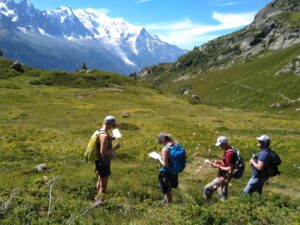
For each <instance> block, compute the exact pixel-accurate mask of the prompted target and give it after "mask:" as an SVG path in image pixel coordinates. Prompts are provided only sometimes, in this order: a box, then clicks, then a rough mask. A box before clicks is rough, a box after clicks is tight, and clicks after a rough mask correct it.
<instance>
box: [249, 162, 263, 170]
mask: <svg viewBox="0 0 300 225" xmlns="http://www.w3.org/2000/svg"><path fill="white" fill-rule="evenodd" d="M250 164H251V165H252V166H254V167H255V168H256V169H257V170H259V171H262V170H263V169H264V168H265V162H263V161H260V160H258V161H257V162H255V160H254V159H250Z"/></svg>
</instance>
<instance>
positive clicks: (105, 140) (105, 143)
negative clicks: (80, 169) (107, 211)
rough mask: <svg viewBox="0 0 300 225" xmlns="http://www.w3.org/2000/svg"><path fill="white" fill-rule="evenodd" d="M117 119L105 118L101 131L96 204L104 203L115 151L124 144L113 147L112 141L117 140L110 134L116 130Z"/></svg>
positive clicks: (97, 163) (97, 162)
mask: <svg viewBox="0 0 300 225" xmlns="http://www.w3.org/2000/svg"><path fill="white" fill-rule="evenodd" d="M116 127H117V123H116V118H115V117H113V116H107V117H105V119H104V121H103V126H102V128H101V129H100V131H99V142H98V147H99V148H98V149H99V151H98V152H97V160H96V161H95V164H96V171H97V173H98V181H97V184H96V186H97V195H96V197H95V200H96V202H98V203H99V204H101V203H103V195H104V193H105V192H106V189H107V183H108V180H109V176H110V175H111V168H110V160H111V159H112V158H113V157H114V155H115V154H116V153H115V150H117V149H118V148H120V147H121V145H122V143H117V144H116V145H115V146H114V147H113V145H112V140H114V139H115V138H114V137H112V136H110V134H109V133H108V131H109V130H111V129H112V128H116Z"/></svg>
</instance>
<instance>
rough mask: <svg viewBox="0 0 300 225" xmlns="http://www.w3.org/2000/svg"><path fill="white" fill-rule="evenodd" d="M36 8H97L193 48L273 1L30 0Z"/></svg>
mask: <svg viewBox="0 0 300 225" xmlns="http://www.w3.org/2000/svg"><path fill="white" fill-rule="evenodd" d="M30 2H32V3H33V4H34V5H35V7H36V8H39V9H53V8H57V7H59V6H61V5H62V6H69V7H71V8H74V9H76V8H96V9H99V10H102V11H104V12H105V13H106V14H107V15H108V16H110V17H122V18H124V19H125V20H127V21H128V22H130V23H132V24H136V25H142V26H144V27H145V28H146V29H147V30H148V31H149V32H150V33H152V34H157V35H158V36H159V37H160V38H161V39H162V40H164V41H167V42H169V43H172V44H176V45H178V46H179V47H181V48H185V49H191V48H193V47H194V46H198V45H201V44H203V43H205V42H207V41H209V40H211V39H214V38H216V37H218V36H221V35H224V34H228V33H230V32H233V31H235V30H238V29H240V28H241V27H244V26H245V25H247V24H249V23H250V22H251V21H252V20H253V18H254V15H255V14H256V13H257V12H258V11H259V10H260V9H261V8H262V7H264V6H265V5H266V4H268V3H270V2H271V0H205V1H204V0H30Z"/></svg>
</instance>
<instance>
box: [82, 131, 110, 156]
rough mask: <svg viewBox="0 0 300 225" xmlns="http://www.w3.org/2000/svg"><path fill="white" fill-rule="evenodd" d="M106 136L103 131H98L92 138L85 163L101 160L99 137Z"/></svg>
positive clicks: (86, 151)
mask: <svg viewBox="0 0 300 225" xmlns="http://www.w3.org/2000/svg"><path fill="white" fill-rule="evenodd" d="M100 134H105V132H104V131H102V130H100V129H99V130H96V131H95V132H94V133H93V135H92V137H91V138H90V140H89V142H88V144H87V147H86V150H85V153H84V159H85V161H86V162H87V161H96V160H97V159H98V158H99V135H100Z"/></svg>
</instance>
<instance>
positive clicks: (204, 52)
mask: <svg viewBox="0 0 300 225" xmlns="http://www.w3.org/2000/svg"><path fill="white" fill-rule="evenodd" d="M299 43H300V1H295V0H274V1H272V2H271V3H270V4H268V5H267V6H266V7H265V8H263V9H262V10H260V11H259V12H258V14H257V15H256V17H255V19H254V21H253V22H252V23H251V24H250V25H248V26H246V27H245V28H243V29H241V30H239V31H236V32H234V33H232V34H229V35H226V36H223V37H220V38H217V39H215V40H212V41H210V42H208V43H207V44H204V45H202V46H200V47H195V48H194V49H193V50H192V51H190V52H188V53H186V54H185V55H183V56H181V57H179V59H178V60H177V61H176V62H175V63H170V64H168V63H166V64H158V65H154V66H151V67H148V68H144V69H143V70H142V71H140V73H139V76H140V78H141V79H143V80H145V81H146V82H150V83H152V84H154V85H155V86H156V87H158V88H160V89H162V90H164V91H167V92H171V93H173V94H178V95H180V96H183V97H185V98H188V99H189V101H191V102H192V103H201V102H202V103H206V104H213V105H222V106H224V105H227V106H231V107H237V108H241V107H242V108H247V109H252V110H253V107H254V106H255V108H256V109H260V110H262V109H263V110H274V111H277V112H282V111H284V110H289V109H291V110H296V111H297V112H298V111H300V108H299V99H300V92H299V88H296V87H297V85H298V86H299V85H300V44H299ZM227 89H228V90H229V91H228V90H227ZM232 89H233V90H232ZM193 96H194V97H193Z"/></svg>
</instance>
